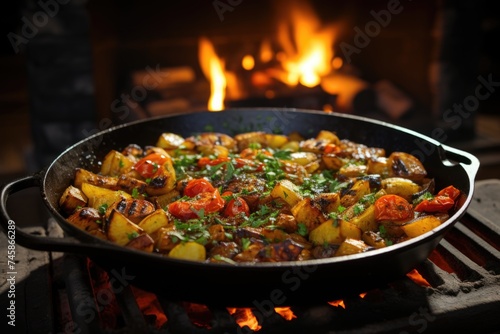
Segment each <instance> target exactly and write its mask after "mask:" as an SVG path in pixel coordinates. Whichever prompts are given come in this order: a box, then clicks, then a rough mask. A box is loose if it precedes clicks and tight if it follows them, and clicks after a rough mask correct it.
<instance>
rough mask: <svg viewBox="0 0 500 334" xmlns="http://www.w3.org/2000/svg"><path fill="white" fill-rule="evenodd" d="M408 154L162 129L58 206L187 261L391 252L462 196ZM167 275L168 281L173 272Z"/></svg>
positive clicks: (279, 137) (436, 221)
mask: <svg viewBox="0 0 500 334" xmlns="http://www.w3.org/2000/svg"><path fill="white" fill-rule="evenodd" d="M434 185H435V183H434V180H433V179H432V178H428V177H427V172H426V170H425V168H424V166H423V165H422V163H421V162H420V161H419V160H418V159H417V158H416V157H415V156H412V155H411V154H408V153H404V152H392V153H391V154H390V155H389V156H388V157H387V156H386V153H385V150H384V149H383V148H378V147H369V146H366V145H363V144H360V143H355V142H353V141H349V140H346V139H340V138H339V137H338V136H337V134H335V132H333V131H329V130H323V131H320V132H319V133H318V134H317V135H316V136H315V137H312V138H305V137H303V136H302V135H300V134H298V133H291V134H290V135H288V136H287V135H283V134H270V133H265V132H262V131H253V132H247V133H240V134H238V135H235V136H234V137H231V136H229V135H227V134H223V133H213V132H205V133H200V134H196V135H192V136H190V137H187V138H183V137H182V136H179V135H177V134H174V133H171V132H166V133H163V134H161V135H160V136H159V138H158V140H157V142H156V146H145V147H140V146H138V145H135V144H130V145H128V146H126V147H125V148H123V149H120V148H116V149H115V150H111V151H110V152H109V153H108V154H107V155H106V156H105V157H104V158H103V160H102V163H101V164H100V168H98V169H97V171H95V170H92V171H91V170H86V169H83V168H77V169H76V170H75V178H74V182H73V184H72V185H70V186H68V187H67V188H66V190H65V191H64V193H63V195H62V196H61V198H60V201H59V205H60V209H61V211H62V212H63V213H64V214H65V215H66V217H67V220H68V222H70V223H71V224H73V225H74V226H76V227H77V228H79V229H81V230H83V231H85V232H87V233H89V234H91V235H94V236H96V237H98V238H101V239H103V240H107V241H110V242H112V243H115V244H117V245H120V246H123V247H127V248H132V249H135V250H139V251H143V252H149V253H155V254H158V255H159V256H166V257H171V258H179V259H185V260H194V261H206V262H218V263H222V262H223V263H228V264H236V263H238V262H281V261H305V260H308V259H316V258H325V257H333V256H343V255H349V254H357V253H362V252H366V251H370V250H372V249H378V248H383V247H390V246H391V245H392V244H395V243H399V242H403V241H405V240H408V239H410V238H414V237H416V236H419V235H421V234H423V233H426V232H428V231H431V230H432V229H434V228H435V227H437V226H439V225H440V224H441V223H442V222H443V221H445V220H446V219H448V217H449V216H450V214H452V213H453V210H455V207H456V202H457V201H458V198H459V196H460V190H459V189H457V188H455V187H453V186H452V185H450V186H448V187H445V188H443V189H441V190H440V191H439V192H437V193H434ZM173 274H175V273H173Z"/></svg>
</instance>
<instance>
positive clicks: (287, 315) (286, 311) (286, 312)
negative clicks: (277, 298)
mask: <svg viewBox="0 0 500 334" xmlns="http://www.w3.org/2000/svg"><path fill="white" fill-rule="evenodd" d="M274 311H275V312H276V313H278V314H279V315H281V317H282V318H283V319H285V320H289V321H290V320H292V319H295V318H297V316H296V315H295V314H293V312H292V310H291V309H290V307H276V308H274Z"/></svg>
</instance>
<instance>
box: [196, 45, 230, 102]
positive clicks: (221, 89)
mask: <svg viewBox="0 0 500 334" xmlns="http://www.w3.org/2000/svg"><path fill="white" fill-rule="evenodd" d="M198 56H199V60H200V65H201V69H202V71H203V74H204V75H205V77H206V78H207V79H208V80H209V81H210V98H209V100H208V110H210V111H220V110H222V109H224V98H225V96H226V84H227V82H226V76H225V74H224V68H225V64H224V61H223V60H222V59H220V58H219V57H218V56H217V54H216V53H215V50H214V47H213V45H212V43H211V42H210V41H209V40H208V39H207V38H200V42H199V53H198Z"/></svg>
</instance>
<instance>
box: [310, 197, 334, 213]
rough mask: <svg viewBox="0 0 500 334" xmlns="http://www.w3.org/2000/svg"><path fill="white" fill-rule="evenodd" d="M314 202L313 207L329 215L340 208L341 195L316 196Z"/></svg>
mask: <svg viewBox="0 0 500 334" xmlns="http://www.w3.org/2000/svg"><path fill="white" fill-rule="evenodd" d="M312 202H313V205H315V206H317V207H319V208H320V210H321V212H323V213H324V214H325V215H328V214H329V213H331V212H335V211H337V208H338V207H339V206H340V195H339V193H322V194H318V195H316V196H314V198H313V199H312Z"/></svg>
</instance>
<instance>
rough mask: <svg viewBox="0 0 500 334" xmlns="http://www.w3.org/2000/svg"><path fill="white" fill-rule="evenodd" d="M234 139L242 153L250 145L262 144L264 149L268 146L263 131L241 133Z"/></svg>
mask: <svg viewBox="0 0 500 334" xmlns="http://www.w3.org/2000/svg"><path fill="white" fill-rule="evenodd" d="M234 139H235V140H236V143H237V146H238V149H239V150H240V151H243V150H244V149H246V148H248V147H249V146H250V144H260V145H261V146H262V147H266V146H267V137H266V133H265V132H263V131H254V132H245V133H240V134H237V135H236V136H234Z"/></svg>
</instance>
